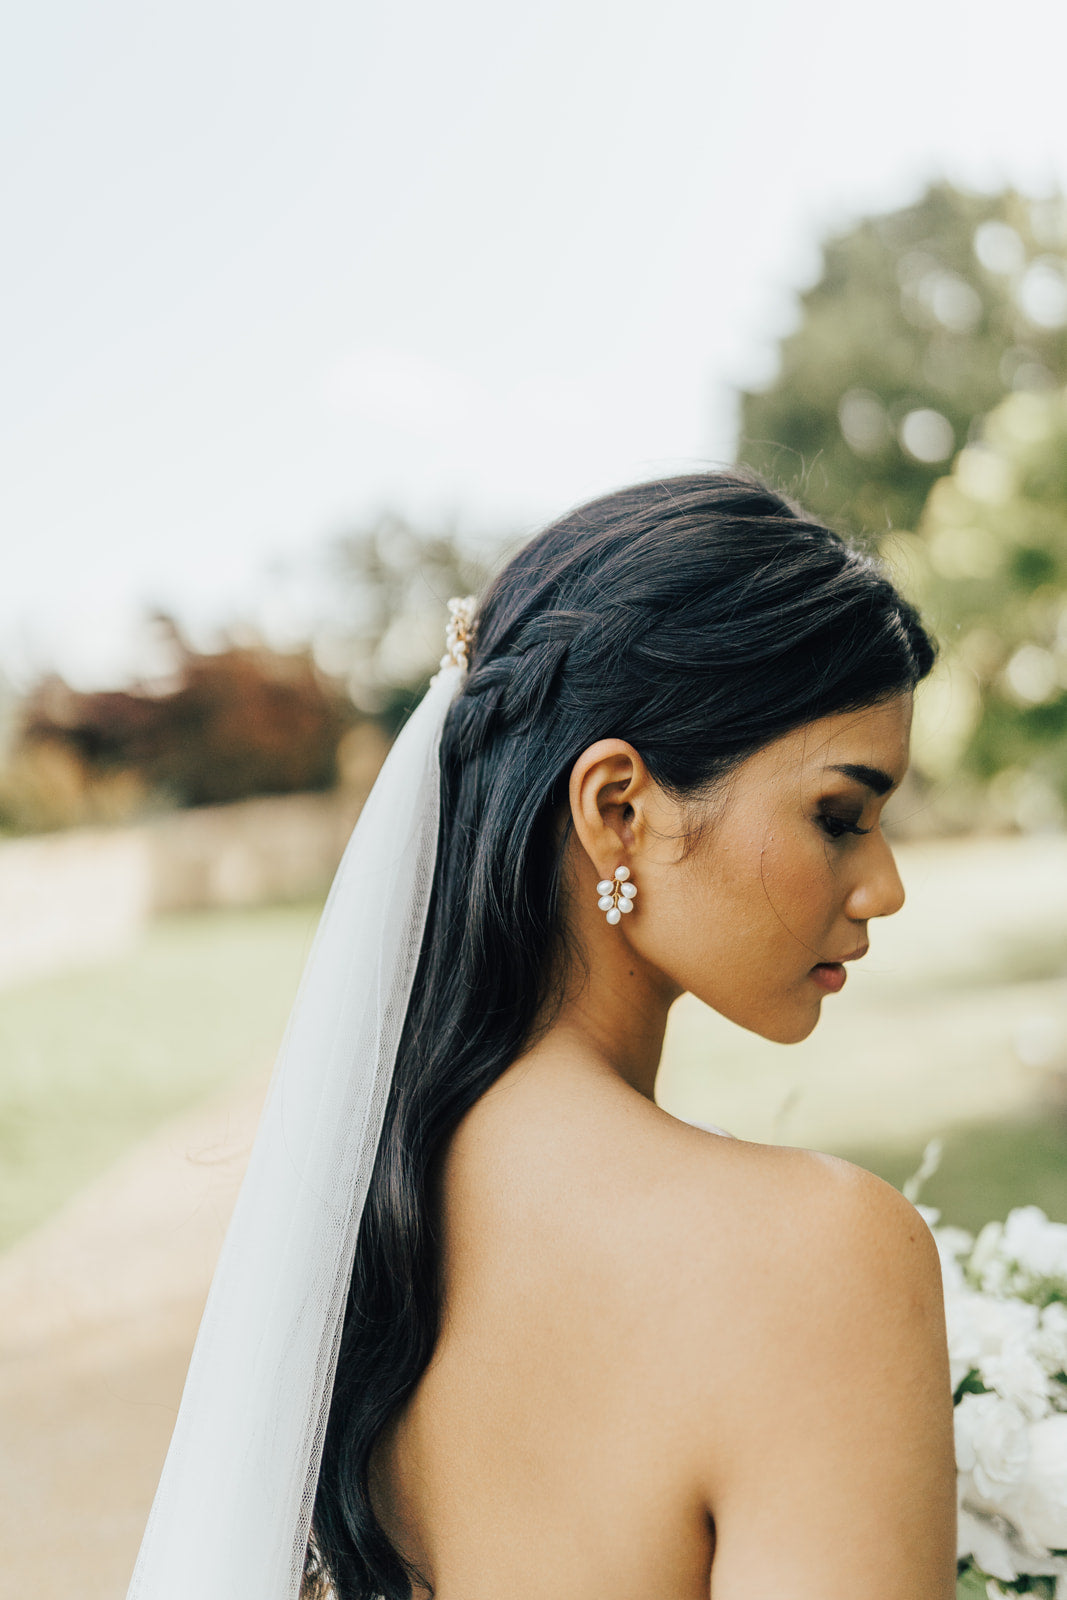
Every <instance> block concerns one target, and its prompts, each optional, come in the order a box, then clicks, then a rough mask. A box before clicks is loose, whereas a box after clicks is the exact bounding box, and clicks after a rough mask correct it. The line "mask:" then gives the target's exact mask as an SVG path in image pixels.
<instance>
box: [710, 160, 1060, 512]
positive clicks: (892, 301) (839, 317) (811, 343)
mask: <svg viewBox="0 0 1067 1600" xmlns="http://www.w3.org/2000/svg"><path fill="white" fill-rule="evenodd" d="M799 312H800V316H799V322H798V325H797V327H796V329H795V331H794V332H792V333H790V334H789V335H788V336H787V337H786V338H785V339H783V341H782V344H781V348H780V365H779V371H778V375H777V377H776V378H775V380H774V382H773V383H772V384H771V385H770V387H769V388H767V389H765V390H763V391H759V392H755V391H746V392H744V393H742V395H741V415H740V429H741V438H740V444H739V456H740V459H742V460H744V461H745V462H747V463H748V464H749V465H751V466H753V467H755V468H756V469H757V470H758V471H759V472H761V473H762V474H763V475H764V476H765V477H767V478H768V479H770V481H772V482H774V483H777V484H778V485H779V486H781V487H784V488H786V489H787V490H789V491H790V492H792V493H795V494H796V495H797V496H798V498H800V499H801V500H802V501H803V502H804V504H805V505H807V506H808V507H810V509H811V510H812V511H814V512H816V513H817V514H818V515H820V516H822V517H824V518H826V519H827V520H828V521H829V522H831V523H832V524H834V525H836V526H842V525H843V526H846V527H848V528H849V529H851V530H852V531H855V532H867V533H871V534H874V535H875V536H876V537H877V536H880V535H881V534H882V533H884V532H885V531H887V530H888V528H889V527H896V528H908V529H910V528H914V526H915V524H916V522H917V521H918V518H919V515H920V513H921V511H922V507H923V504H924V503H925V500H926V496H927V494H928V493H929V490H930V488H931V487H932V485H933V484H934V483H935V482H936V480H937V479H938V478H939V477H941V476H942V475H943V473H944V472H945V470H946V466H947V464H948V463H949V462H950V461H951V459H952V457H953V456H954V455H955V454H956V452H957V451H958V450H959V449H960V448H961V447H962V446H963V445H964V444H966V443H967V442H968V441H969V440H971V439H972V438H973V437H974V429H975V424H976V419H980V418H981V417H982V416H984V415H985V414H986V413H987V412H988V411H990V410H991V409H992V408H993V407H994V406H995V405H996V404H997V403H998V401H1000V400H1001V399H1003V398H1004V396H1005V395H1006V394H1009V393H1012V392H1014V391H1020V390H1021V391H1024V392H1025V391H1037V392H1040V391H1044V390H1049V389H1054V388H1057V387H1059V386H1060V385H1062V384H1064V383H1067V206H1065V205H1064V202H1063V200H1062V198H1057V197H1053V198H1048V199H1040V200H1035V199H1029V198H1026V197H1024V196H1023V195H1021V194H1019V193H1017V192H1016V191H1014V190H1006V191H1004V192H1003V193H1000V194H995V195H976V194H968V193H965V192H963V191H962V190H960V189H957V188H954V187H953V186H952V185H951V184H949V183H945V182H942V183H936V184H933V185H932V186H931V187H930V188H928V189H927V191H926V193H925V194H924V195H922V197H921V198H920V199H919V200H917V201H916V202H915V204H914V205H910V206H905V207H903V208H902V209H900V210H897V211H892V212H889V213H886V214H884V215H881V216H872V217H867V218H865V219H863V220H862V221H860V222H858V223H857V224H856V225H855V226H854V227H852V228H850V229H849V230H847V231H846V232H844V233H841V234H839V235H837V236H835V237H833V238H831V239H829V240H828V241H827V242H826V244H825V246H824V251H823V267H822V273H821V275H820V277H819V280H818V282H817V283H815V284H814V285H813V286H812V287H811V288H809V289H807V290H806V291H805V292H804V293H803V294H801V296H800V303H799Z"/></svg>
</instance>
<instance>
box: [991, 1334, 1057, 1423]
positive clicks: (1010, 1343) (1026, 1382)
mask: <svg viewBox="0 0 1067 1600" xmlns="http://www.w3.org/2000/svg"><path fill="white" fill-rule="evenodd" d="M978 1370H979V1372H980V1373H981V1378H982V1382H983V1383H984V1384H985V1386H986V1388H987V1389H995V1390H996V1392H997V1394H999V1395H1000V1397H1001V1399H1003V1400H1011V1401H1013V1402H1014V1404H1015V1405H1017V1406H1018V1407H1019V1410H1020V1411H1021V1412H1022V1414H1023V1416H1024V1417H1026V1419H1027V1421H1029V1422H1036V1421H1037V1419H1038V1418H1039V1417H1043V1416H1045V1415H1046V1413H1047V1412H1048V1410H1049V1387H1050V1386H1049V1380H1048V1374H1047V1373H1046V1371H1045V1369H1044V1367H1043V1366H1042V1365H1041V1363H1040V1361H1038V1359H1037V1357H1036V1356H1035V1355H1034V1354H1033V1351H1032V1349H1031V1347H1030V1344H1029V1342H1028V1341H1024V1340H1023V1339H1019V1338H1012V1339H1008V1340H1006V1341H1005V1343H1004V1345H1003V1346H1002V1347H1001V1349H1000V1350H999V1351H998V1352H997V1353H996V1354H995V1355H990V1356H983V1357H982V1359H981V1361H980V1363H979V1369H978Z"/></svg>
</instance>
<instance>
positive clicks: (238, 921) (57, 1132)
mask: <svg viewBox="0 0 1067 1600" xmlns="http://www.w3.org/2000/svg"><path fill="white" fill-rule="evenodd" d="M317 917H318V907H317V906H308V905H298V906H280V907H272V908H269V909H266V910H260V911H252V912H244V911H240V912H203V913H197V914H192V915H183V916H173V917H167V918H165V919H162V920H160V921H159V922H157V923H156V924H154V925H153V926H152V927H151V928H150V929H149V931H148V934H147V936H146V938H145V939H144V942H143V943H142V944H141V946H140V947H139V948H138V949H137V950H136V951H135V952H134V953H133V954H131V955H130V956H129V957H128V958H127V959H125V960H122V961H116V962H112V963H108V964H107V965H101V966H99V967H94V968H86V969H84V970H82V971H78V972H69V973H65V974H63V975H61V976H58V977H53V978H47V979H42V980H39V981H37V982H34V983H26V984H23V985H20V986H19V987H18V988H15V989H10V990H6V991H0V1247H2V1246H3V1245H4V1244H7V1243H9V1242H10V1241H11V1240H13V1239H15V1238H17V1237H18V1236H19V1235H20V1234H21V1233H24V1232H25V1231H26V1230H27V1229H28V1228H30V1227H32V1226H33V1224H34V1223H36V1222H38V1221H40V1220H41V1219H42V1218H44V1217H46V1216H47V1215H49V1213H50V1212H52V1211H54V1210H55V1209H56V1207H57V1206H58V1205H59V1204H61V1202H62V1201H63V1200H65V1199H66V1198H67V1196H68V1195H71V1194H73V1193H74V1192H75V1191H76V1190H77V1189H79V1188H80V1187H81V1186H82V1185H83V1184H85V1183H86V1182H87V1181H88V1180H89V1179H90V1178H93V1177H95V1176H96V1175H97V1174H98V1173H100V1172H102V1171H103V1170H104V1169H105V1168H106V1167H107V1166H109V1165H110V1163H111V1162H112V1161H114V1160H115V1159H116V1157H117V1156H119V1155H120V1154H121V1153H122V1152H123V1150H125V1149H126V1148H127V1147H128V1146H129V1145H131V1144H132V1143H134V1142H135V1141H136V1140H138V1139H140V1138H142V1137H143V1136H144V1135H145V1134H147V1133H149V1132H151V1130H152V1129H154V1128H155V1127H157V1126H158V1125H159V1124H160V1123H161V1122H163V1121H164V1120H165V1119H166V1118H167V1117H169V1116H172V1115H173V1114H174V1113H175V1112H178V1111H181V1110H183V1109H185V1108H186V1107H187V1106H190V1105H193V1104H195V1103H196V1102H197V1101H198V1100H201V1099H203V1098H204V1097H205V1096H206V1095H208V1094H211V1093H213V1092H214V1091H216V1090H218V1089H220V1088H223V1087H225V1086H226V1085H228V1084H231V1083H235V1082H236V1081H237V1080H238V1079H240V1078H241V1077H243V1076H245V1075H247V1074H249V1073H252V1072H255V1071H257V1070H263V1069H266V1068H268V1067H269V1065H270V1063H271V1060H272V1059H273V1056H274V1052H275V1050H276V1049H277V1045H278V1042H279V1040H280V1037H281V1033H282V1030H283V1028H284V1026H285V1019H286V1016H287V1015H288V1011H289V1007H290V1005H291V1003H292V999H293V995H294V994H295V991H296V986H297V983H298V981H299V977H300V971H301V968H302V966H303V961H304V957H305V955H306V952H307V948H308V945H309V942H310V937H311V935H312V933H313V932H314V927H315V923H316V920H317Z"/></svg>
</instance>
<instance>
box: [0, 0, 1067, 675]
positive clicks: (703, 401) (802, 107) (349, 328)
mask: <svg viewBox="0 0 1067 1600" xmlns="http://www.w3.org/2000/svg"><path fill="white" fill-rule="evenodd" d="M5 33H6V39H5V40H4V43H3V47H2V49H0V63H2V64H0V138H2V141H3V150H2V160H0V197H2V200H0V203H2V209H3V215H4V218H5V229H4V232H5V242H4V250H3V265H2V267H0V272H2V273H3V289H4V292H3V294H2V297H0V320H2V324H3V345H4V359H3V371H4V378H5V382H4V386H3V395H2V399H0V450H2V452H3V458H4V459H3V465H2V467H0V508H2V509H0V515H2V524H0V526H2V528H3V541H4V546H3V556H4V559H3V568H2V582H0V665H6V666H7V668H8V670H9V671H12V672H15V673H16V675H18V676H19V677H23V676H25V674H26V673H27V672H28V671H30V670H33V669H35V668H38V667H41V666H44V665H46V664H52V663H54V664H58V665H59V666H60V668H61V669H62V670H64V671H66V672H67V673H68V674H70V675H72V676H73V677H75V679H76V680H77V681H79V682H82V683H94V682H101V683H102V682H106V681H114V680H117V679H119V678H121V676H122V674H123V673H124V672H126V671H127V670H129V668H130V667H131V665H133V664H134V662H135V659H136V658H135V654H134V647H133V643H132V640H133V637H134V631H135V623H136V620H137V617H138V615H139V613H140V610H141V608H143V607H144V606H146V605H163V606H168V607H171V608H175V609H177V611H178V613H179V615H181V616H183V617H185V618H186V619H187V620H189V621H190V622H191V623H193V624H196V625H198V626H200V627H201V628H203V627H206V626H208V625H210V624H211V623H212V622H213V621H222V620H225V619H226V618H228V617H231V616H234V615H236V614H242V615H246V616H248V615H253V614H256V613H257V612H259V613H260V614H269V615H270V617H271V618H272V619H273V621H274V623H275V625H276V626H278V627H283V625H285V624H286V622H287V621H288V623H289V625H291V626H294V627H295V626H297V625H298V624H299V622H300V620H301V606H302V605H306V603H307V602H306V597H305V598H303V599H302V598H301V592H300V585H299V583H298V582H297V581H296V580H295V579H293V580H292V582H291V586H287V584H286V583H282V582H281V581H280V580H279V579H278V577H277V576H275V577H274V578H273V579H271V578H269V577H268V576H267V574H268V572H269V570H270V568H271V566H272V564H273V566H274V569H275V572H276V573H277V570H278V569H279V564H281V565H282V566H283V567H284V565H285V564H286V563H288V566H289V569H293V568H294V564H295V567H296V568H299V566H300V564H301V563H303V562H310V561H311V559H312V557H313V556H314V553H315V552H316V550H318V549H319V548H321V546H322V544H323V542H324V540H325V539H327V538H328V537H329V536H330V535H332V534H335V533H337V532H338V531H340V530H341V529H343V528H344V526H345V525H346V524H350V523H352V522H353V521H355V520H356V519H359V518H361V517H363V516H365V515H368V514H371V513H373V512H375V511H376V510H378V509H379V508H382V507H385V506H392V507H396V508H398V509H401V510H405V511H407V512H409V513H412V514H416V515H419V516H422V517H426V518H437V517H439V516H444V515H449V514H452V513H457V514H459V516H460V517H461V518H465V519H467V520H468V521H469V522H470V523H471V524H473V525H476V526H480V527H488V526H491V525H493V524H495V523H499V524H500V525H501V526H502V527H507V528H509V529H513V528H516V527H526V526H529V527H530V528H533V527H534V526H536V524H537V523H538V521H539V520H541V519H543V518H545V517H547V516H549V515H552V514H554V513H556V512H558V511H560V510H562V509H563V508H565V507H566V506H567V505H569V504H571V503H573V502H575V501H577V500H579V499H581V498H584V497H586V496H588V495H590V494H593V493H596V492H599V491H601V490H604V489H606V488H609V487H612V486H614V485H616V484H619V483H623V482H626V481H628V480H633V479H637V478H640V477H645V476H648V475H650V474H651V473H653V472H657V471H662V470H665V469H666V470H683V469H685V468H686V467H688V466H691V465H693V464H695V463H703V464H709V463H714V462H719V461H724V460H727V459H729V458H730V456H731V452H732V449H733V442H734V420H733V419H734V410H733V401H732V388H733V386H735V385H737V384H739V383H745V382H753V381H759V380H760V379H762V378H763V377H765V376H769V374H770V372H771V370H772V369H773V354H774V347H775V341H776V338H777V336H778V335H779V334H780V333H781V332H782V331H783V330H784V329H785V328H786V327H787V326H788V325H789V322H790V316H791V306H792V290H793V289H794V288H795V287H796V286H798V285H800V284H803V283H804V282H806V281H808V280H809V279H810V278H811V277H812V275H813V274H814V271H815V268H816V265H817V260H818V257H817V253H816V245H817V241H818V239H819V238H820V236H821V235H822V234H823V233H824V232H825V231H826V229H827V228H828V227H836V226H839V225H843V224H846V223H847V222H848V221H849V220H850V219H851V218H852V217H854V216H857V215H859V214H862V213H864V212H869V211H872V210H879V209H883V208H885V207H887V206H892V205H897V204H901V203H903V202H905V201H907V200H908V199H911V198H912V197H914V196H915V195H916V194H917V193H918V192H919V190H920V189H921V187H922V185H923V183H924V182H925V181H926V180H927V179H928V178H930V177H933V176H937V175H940V174H942V173H945V174H947V175H948V176H950V177H952V178H954V179H955V180H956V181H960V182H964V183H969V184H971V185H972V186H974V187H979V188H993V187H998V186H1000V185H1002V184H1004V183H1008V182H1013V183H1015V184H1017V185H1019V186H1021V187H1023V188H1025V189H1030V190H1033V191H1034V192H1045V191H1047V190H1048V188H1049V187H1050V186H1051V185H1052V184H1054V183H1061V184H1064V185H1067V117H1065V115H1064V91H1063V62H1064V59H1065V57H1067V6H1064V4H1063V0H1016V3H1014V4H1013V5H1012V6H1011V7H1005V6H1004V5H1003V4H1002V3H1001V0H894V3H893V5H892V6H889V7H887V6H884V5H878V6H876V5H858V4H856V0H804V3H801V0H735V3H734V4H732V5H730V6H726V5H724V4H721V3H712V0H657V3H656V4H655V5H650V4H648V3H647V0H645V3H642V4H640V5H639V4H637V3H636V0H539V3H538V4H536V5H506V4H501V3H500V0H449V3H448V4H447V5H442V4H440V3H439V0H389V3H388V4H383V3H380V0H379V3H377V4H373V5H372V4H370V3H369V0H363V3H362V4H357V3H354V0H349V3H347V4H346V3H344V0H285V3H280V0H182V4H180V5H177V4H174V5H169V6H166V5H145V4H144V3H143V0H94V3H93V4H91V5H90V4H88V3H87V0H83V3H81V4H78V3H75V0H34V3H33V4H32V5H23V6H20V7H17V8H9V14H8V20H7V23H6V24H5Z"/></svg>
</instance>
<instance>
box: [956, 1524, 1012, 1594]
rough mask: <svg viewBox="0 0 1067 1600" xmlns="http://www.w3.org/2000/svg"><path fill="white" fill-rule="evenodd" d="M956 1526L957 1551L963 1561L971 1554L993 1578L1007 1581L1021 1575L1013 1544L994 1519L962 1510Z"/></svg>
mask: <svg viewBox="0 0 1067 1600" xmlns="http://www.w3.org/2000/svg"><path fill="white" fill-rule="evenodd" d="M956 1527H957V1535H956V1553H957V1555H958V1557H959V1559H960V1560H961V1561H962V1560H964V1558H965V1557H967V1556H971V1557H973V1559H974V1561H975V1563H976V1565H978V1566H979V1567H981V1569H982V1571H983V1572H988V1573H989V1575H990V1577H991V1578H1003V1579H1004V1580H1005V1582H1007V1583H1010V1582H1011V1581H1012V1579H1013V1578H1017V1577H1018V1576H1019V1568H1018V1565H1017V1563H1016V1559H1015V1554H1014V1552H1013V1550H1012V1548H1011V1546H1010V1545H1009V1543H1008V1541H1007V1539H1005V1537H1004V1535H1003V1534H1002V1533H999V1532H998V1531H997V1529H996V1528H995V1527H994V1526H993V1524H992V1523H991V1522H987V1521H986V1520H985V1519H984V1518H983V1517H976V1516H975V1515H974V1514H973V1512H970V1511H961V1512H960V1514H959V1517H958V1519H957V1523H956Z"/></svg>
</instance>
